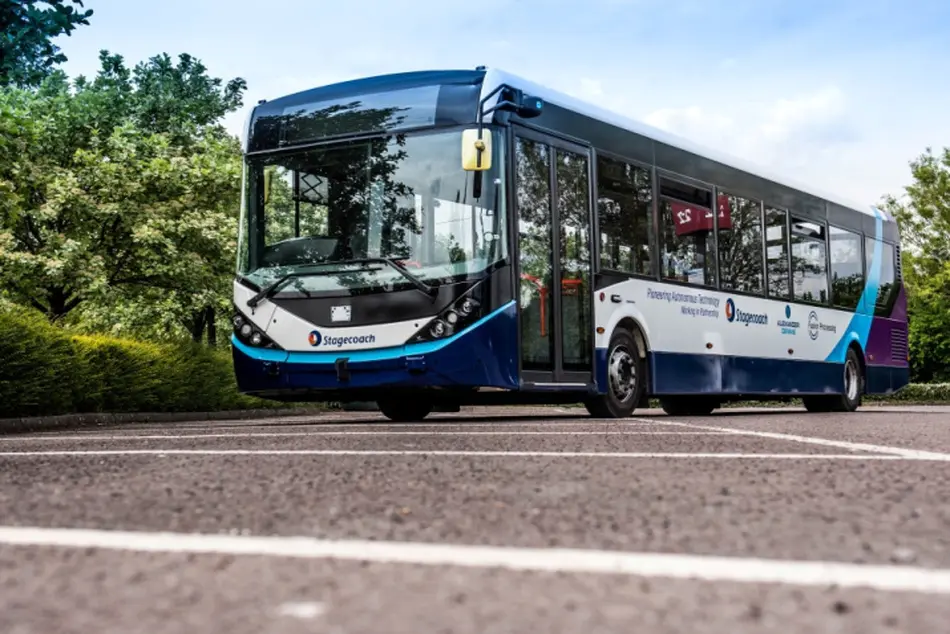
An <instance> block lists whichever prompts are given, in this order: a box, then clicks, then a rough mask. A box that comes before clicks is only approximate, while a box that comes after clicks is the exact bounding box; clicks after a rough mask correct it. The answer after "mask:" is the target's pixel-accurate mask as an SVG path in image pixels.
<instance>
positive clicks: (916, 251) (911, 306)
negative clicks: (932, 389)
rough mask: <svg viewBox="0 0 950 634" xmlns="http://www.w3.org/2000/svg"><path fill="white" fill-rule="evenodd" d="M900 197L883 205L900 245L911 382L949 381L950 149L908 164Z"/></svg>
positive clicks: (932, 153) (926, 153) (929, 154)
mask: <svg viewBox="0 0 950 634" xmlns="http://www.w3.org/2000/svg"><path fill="white" fill-rule="evenodd" d="M910 166H911V174H912V176H913V179H914V180H913V183H912V184H911V185H909V186H908V187H907V188H906V196H905V197H903V198H902V199H900V200H899V199H897V198H895V197H893V196H891V197H888V198H887V199H886V203H885V207H886V208H887V209H888V210H889V211H890V212H891V213H892V214H894V216H896V217H897V220H898V222H899V223H900V227H901V241H902V243H903V245H904V251H903V254H902V266H903V273H904V284H905V285H906V286H907V295H908V314H909V319H910V342H909V343H910V353H911V373H912V374H911V378H912V380H914V381H948V380H950V311H948V310H947V307H948V306H950V147H948V148H944V150H943V152H942V153H939V154H935V153H934V152H933V150H931V149H930V148H928V149H927V150H926V152H924V153H923V154H921V155H920V156H919V157H918V158H917V159H915V160H914V161H912V162H911V164H910Z"/></svg>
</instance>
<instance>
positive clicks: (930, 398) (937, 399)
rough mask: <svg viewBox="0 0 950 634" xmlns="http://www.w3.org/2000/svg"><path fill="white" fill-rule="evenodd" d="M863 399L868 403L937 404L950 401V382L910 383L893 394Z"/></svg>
mask: <svg viewBox="0 0 950 634" xmlns="http://www.w3.org/2000/svg"><path fill="white" fill-rule="evenodd" d="M864 400H865V401H867V402H869V403H894V404H907V403H920V404H924V405H939V404H947V403H950V383H911V384H910V385H906V386H904V387H903V388H902V389H901V390H900V391H898V392H897V393H895V394H889V395H887V396H882V395H876V394H874V395H870V396H865V397H864Z"/></svg>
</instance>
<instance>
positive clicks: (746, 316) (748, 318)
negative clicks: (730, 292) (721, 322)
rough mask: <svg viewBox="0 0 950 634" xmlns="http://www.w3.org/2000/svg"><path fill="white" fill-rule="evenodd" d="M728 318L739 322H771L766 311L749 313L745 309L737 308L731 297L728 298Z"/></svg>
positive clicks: (761, 323)
mask: <svg viewBox="0 0 950 634" xmlns="http://www.w3.org/2000/svg"><path fill="white" fill-rule="evenodd" d="M726 319H727V320H729V322H730V323H731V322H736V321H737V322H739V323H740V324H745V325H746V326H748V325H749V324H755V325H757V326H765V325H766V324H768V323H769V316H768V315H766V314H764V313H747V312H745V311H744V310H740V309H738V308H736V303H735V302H734V301H733V300H732V298H731V297H730V298H729V299H727V300H726Z"/></svg>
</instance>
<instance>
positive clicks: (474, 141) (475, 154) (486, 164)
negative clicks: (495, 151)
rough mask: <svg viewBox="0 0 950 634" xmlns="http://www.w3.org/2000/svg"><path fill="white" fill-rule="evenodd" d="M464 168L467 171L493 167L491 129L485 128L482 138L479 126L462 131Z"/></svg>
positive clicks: (481, 170)
mask: <svg viewBox="0 0 950 634" xmlns="http://www.w3.org/2000/svg"><path fill="white" fill-rule="evenodd" d="M462 169H463V170H465V171H466V172H484V171H485V170H490V169H491V130H483V131H482V138H481V139H479V138H478V128H472V129H469V130H464V131H463V132H462Z"/></svg>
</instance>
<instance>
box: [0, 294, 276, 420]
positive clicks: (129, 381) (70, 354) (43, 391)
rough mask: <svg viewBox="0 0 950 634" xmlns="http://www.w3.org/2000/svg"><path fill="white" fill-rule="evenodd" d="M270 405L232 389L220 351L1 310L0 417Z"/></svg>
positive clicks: (228, 362)
mask: <svg viewBox="0 0 950 634" xmlns="http://www.w3.org/2000/svg"><path fill="white" fill-rule="evenodd" d="M275 406H276V405H275V404H274V403H270V402H268V401H263V400H260V399H255V398H250V397H246V396H244V395H242V394H240V393H239V392H238V391H237V385H236V382H235V379H234V373H233V369H232V366H231V357H230V355H229V353H228V352H227V351H226V350H215V349H211V348H208V347H206V346H202V345H199V344H182V345H169V344H154V343H147V342H141V341H132V340H128V339H117V338H113V337H104V336H80V335H71V334H69V333H68V332H66V331H64V330H62V329H61V328H58V327H56V326H53V325H51V324H49V323H48V322H47V321H46V319H45V318H44V317H43V316H42V315H40V314H38V313H36V312H33V311H27V310H25V309H22V308H4V309H0V418H7V417H20V416H41V415H56V414H68V413H97V412H109V413H127V412H200V411H221V410H231V409H235V410H236V409H249V408H259V407H275Z"/></svg>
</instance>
